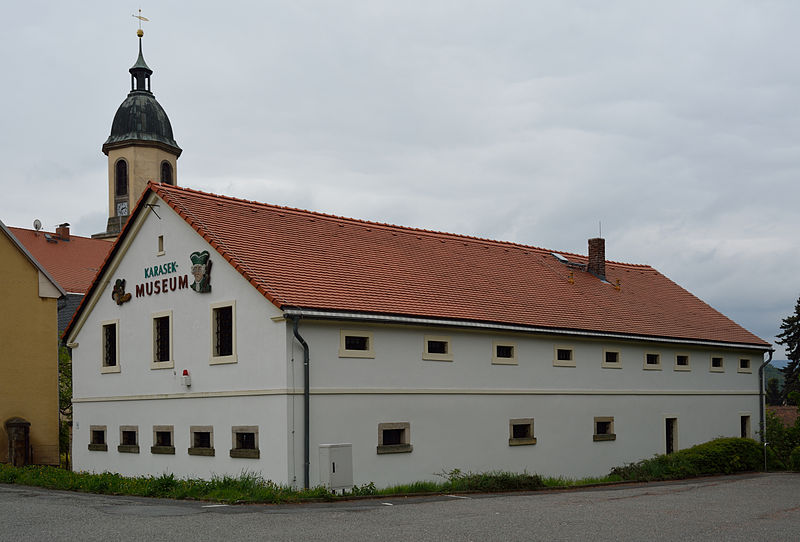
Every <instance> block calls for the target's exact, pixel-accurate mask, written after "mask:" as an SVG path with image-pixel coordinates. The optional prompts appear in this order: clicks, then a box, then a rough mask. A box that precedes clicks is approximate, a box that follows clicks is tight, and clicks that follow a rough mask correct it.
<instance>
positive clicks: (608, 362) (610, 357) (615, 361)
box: [601, 349, 622, 369]
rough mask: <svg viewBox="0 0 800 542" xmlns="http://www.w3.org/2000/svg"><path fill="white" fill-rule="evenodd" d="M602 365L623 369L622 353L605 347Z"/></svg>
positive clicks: (607, 367)
mask: <svg viewBox="0 0 800 542" xmlns="http://www.w3.org/2000/svg"><path fill="white" fill-rule="evenodd" d="M601 366H602V367H604V368H606V369H621V368H622V354H621V353H620V351H619V350H611V349H604V350H603V363H602V364H601Z"/></svg>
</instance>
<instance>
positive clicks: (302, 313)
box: [283, 308, 770, 352]
mask: <svg viewBox="0 0 800 542" xmlns="http://www.w3.org/2000/svg"><path fill="white" fill-rule="evenodd" d="M283 312H284V314H285V315H286V316H287V317H289V318H296V317H307V318H320V319H329V320H360V321H362V322H382V323H392V324H409V325H423V326H424V325H433V326H451V327H464V328H478V329H494V330H501V331H515V332H522V333H537V334H543V335H571V336H578V337H592V338H603V339H617V340H620V339H622V340H631V341H650V342H656V343H669V344H692V345H696V346H706V347H708V346H713V347H721V348H739V349H742V350H759V351H762V352H763V351H766V350H769V349H770V347H769V346H758V345H755V344H745V343H726V342H721V341H702V340H691V339H673V338H670V337H651V336H648V335H633V334H627V333H610V332H603V331H581V330H575V329H559V328H547V327H538V326H523V325H515V324H499V323H493V322H477V321H472V320H448V319H445V318H425V317H417V316H394V315H390V314H373V313H367V312H344V311H326V310H316V309H302V308H283Z"/></svg>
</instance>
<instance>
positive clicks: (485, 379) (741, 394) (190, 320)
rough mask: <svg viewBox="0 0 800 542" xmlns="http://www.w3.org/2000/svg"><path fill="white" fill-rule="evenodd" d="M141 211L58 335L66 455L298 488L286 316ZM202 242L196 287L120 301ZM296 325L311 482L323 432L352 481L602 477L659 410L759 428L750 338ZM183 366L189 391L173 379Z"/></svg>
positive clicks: (699, 438) (295, 362)
mask: <svg viewBox="0 0 800 542" xmlns="http://www.w3.org/2000/svg"><path fill="white" fill-rule="evenodd" d="M150 197H151V198H152V200H151V203H155V204H157V203H158V202H159V200H158V199H157V198H156V197H155V196H154V195H152V194H151V195H150ZM156 210H157V213H158V216H156V214H155V213H154V212H144V213H141V214H140V215H137V217H136V222H135V223H134V224H132V227H133V231H131V232H129V234H128V235H126V236H125V237H124V238H123V240H122V245H120V247H119V250H118V251H117V254H116V256H115V259H114V260H112V262H111V263H110V265H108V266H107V270H106V274H105V275H104V276H103V277H101V280H102V281H103V286H102V288H98V289H97V292H98V293H99V295H97V296H95V297H94V298H92V299H90V300H88V301H89V305H88V306H87V307H86V309H85V310H83V311H82V313H81V318H82V320H81V321H78V322H77V324H76V325H75V326H74V329H73V333H72V336H71V337H70V341H71V342H72V343H73V344H75V343H77V346H74V347H73V351H72V353H73V384H74V432H73V464H74V468H75V469H76V470H85V471H98V472H101V471H112V472H119V473H122V474H125V475H141V474H156V475H157V474H160V473H164V472H171V473H174V474H175V475H177V476H190V477H210V476H212V475H214V474H232V475H236V474H239V473H240V472H242V471H249V472H254V471H255V472H260V473H261V474H262V475H263V476H264V477H265V478H267V479H271V480H273V481H275V482H278V483H287V484H292V485H295V486H302V485H303V482H304V480H303V464H304V450H303V446H304V443H303V439H304V422H303V414H304V413H303V383H304V380H303V378H304V377H303V349H302V346H301V345H300V343H299V342H298V341H297V340H296V339H295V337H294V335H293V330H292V325H293V323H292V321H291V320H290V319H287V318H284V316H286V315H284V314H283V313H282V312H281V310H279V309H278V308H276V307H275V306H274V305H273V304H272V303H270V302H269V301H268V300H267V299H266V298H265V297H264V296H262V295H261V293H259V292H258V291H257V290H256V289H255V288H254V287H253V286H252V285H251V284H250V283H248V282H247V281H246V280H245V279H244V278H243V277H242V275H240V274H239V272H238V271H237V270H236V269H234V268H233V267H232V266H231V265H230V264H228V263H227V262H226V261H225V260H224V259H223V258H222V257H221V256H220V255H219V253H217V252H216V251H215V250H214V248H213V247H212V246H210V245H209V244H208V243H207V242H206V241H205V240H203V239H202V238H201V237H200V236H199V235H198V234H197V233H196V232H195V231H194V230H193V229H192V228H191V227H190V226H189V225H188V224H187V223H186V222H185V221H184V220H183V219H182V218H181V217H179V216H178V215H177V214H176V213H175V212H174V211H173V210H172V209H171V208H170V207H169V206H168V205H165V204H163V202H162V203H161V205H159V207H157V209H156ZM159 216H160V218H159ZM159 236H163V247H164V250H163V253H159V251H158V247H159V241H158V238H159ZM202 250H208V251H209V252H210V254H211V260H212V261H213V268H212V273H211V284H212V291H211V292H210V293H197V292H195V291H193V290H192V289H189V288H183V289H176V290H175V291H169V292H168V293H166V294H163V293H161V294H158V295H155V294H153V295H144V296H139V297H137V296H136V285H137V284H142V283H145V282H148V281H150V280H155V279H146V278H145V276H144V269H145V268H150V267H152V266H157V265H162V264H166V263H170V262H177V264H178V269H177V273H174V274H168V275H165V276H164V277H159V279H163V278H167V279H169V278H170V277H173V276H180V275H184V274H188V273H189V268H190V265H191V262H190V260H189V255H190V253H192V252H194V251H202ZM118 278H124V279H126V280H127V291H128V292H130V293H131V295H132V299H131V300H130V301H129V302H127V303H124V304H122V305H120V306H118V305H117V304H116V303H115V302H114V301H113V300H112V296H111V287H112V286H113V284H114V281H115V280H116V279H118ZM188 282H189V284H191V282H192V277H191V275H189V277H188ZM168 284H169V283H168ZM226 302H235V352H236V355H235V358H236V359H235V363H224V364H214V363H213V360H212V355H211V351H212V348H211V345H212V331H211V328H212V326H211V318H212V316H211V307H212V306H213V305H215V304H218V303H226ZM167 311H171V316H172V338H173V344H172V359H173V361H174V367H171V368H152V365H151V359H152V342H153V338H152V335H153V331H152V327H153V324H152V318H153V315H154V314H163V313H166V312H167ZM104 322H118V326H119V328H118V329H119V350H118V352H119V363H118V368H119V371H118V372H114V371H112V372H109V371H106V372H103V371H104V370H103V368H102V367H101V365H102V362H101V359H102V346H101V345H102V337H101V331H102V326H103V323H104ZM298 329H299V333H300V334H301V335H302V337H303V338H304V339H305V341H306V342H307V343H308V345H309V351H310V387H311V397H310V405H311V408H310V468H309V472H310V479H309V482H310V485H312V486H314V485H317V484H318V483H319V481H320V465H319V447H320V445H323V444H333V443H350V444H352V454H353V455H352V458H353V476H354V480H353V481H354V483H356V484H364V483H368V482H374V483H375V484H376V485H378V486H379V487H380V486H386V485H390V484H393V483H401V482H411V481H417V480H425V479H434V478H435V477H436V476H435V475H436V473H440V472H443V471H448V470H451V469H455V468H458V469H461V470H462V471H489V470H511V471H522V470H527V471H528V472H536V473H541V474H547V475H565V476H585V475H603V474H606V473H607V472H608V471H609V469H610V468H611V467H614V466H617V465H621V464H624V463H626V462H630V461H635V460H638V459H642V458H645V457H649V456H652V455H653V454H656V453H663V452H664V451H665V450H666V431H665V424H666V422H665V419H667V418H676V419H677V432H676V435H677V437H676V438H677V442H676V444H677V447H678V448H684V447H688V446H691V445H694V444H697V443H700V442H704V441H707V440H710V439H712V438H715V437H718V436H740V432H741V429H742V417H743V416H749V423H750V431H749V436H755V431H756V429H757V425H758V412H759V403H758V366H759V365H760V364H761V362H762V353H763V351H764V349H763V348H757V347H747V346H744V345H742V346H740V347H730V346H723V345H718V346H713V347H709V346H706V345H700V344H689V343H680V342H676V341H670V342H645V341H640V340H634V339H630V340H625V341H620V340H618V339H604V338H602V337H583V336H580V335H571V336H566V335H545V334H540V333H533V332H522V331H516V332H512V331H508V330H502V329H484V328H480V327H476V326H470V327H464V326H458V325H450V326H444V325H441V326H437V325H432V324H431V323H430V322H427V323H425V324H424V325H423V324H421V323H420V324H414V323H412V322H410V321H405V322H403V323H392V322H368V321H364V320H363V319H362V320H359V318H358V317H357V315H349V316H347V317H344V316H342V317H339V318H338V319H321V318H318V317H312V316H309V315H306V316H304V317H302V318H301V319H300V323H299V328H298ZM342 330H350V331H352V332H356V333H359V332H363V333H365V334H371V335H370V339H371V341H370V343H371V351H372V354H373V356H374V357H343V356H341V355H340V342H341V331H342ZM426 336H435V337H437V338H440V339H445V340H446V341H447V342H448V345H449V347H448V350H449V353H450V354H452V360H451V361H435V360H429V359H423V357H424V356H423V350H424V345H425V339H426ZM495 341H501V342H502V343H503V344H509V345H513V347H514V353H515V358H516V364H497V363H493V362H492V360H493V351H494V350H493V348H494V344H495ZM556 348H564V349H571V350H572V358H573V360H574V366H557V363H559V362H558V361H557V360H556ZM604 350H613V351H616V352H619V357H620V367H619V368H609V367H604V366H603V365H604V364H603V360H604ZM646 353H657V354H659V355H660V362H661V363H660V367H659V368H657V369H654V368H652V367H648V366H646V363H645V355H646ZM678 354H681V355H688V356H689V370H683V369H684V368H683V367H680V368H676V366H675V359H676V355H678ZM711 357H722V358H723V360H724V361H723V370H722V371H721V372H720V371H712V370H711ZM740 359H749V360H750V363H749V365H750V369H749V370H748V371H746V372H743V371H741V370H740V369H739V363H740ZM567 364H569V363H567ZM184 369H186V370H187V371H188V372H189V374H190V376H191V386H186V385H185V384H184V383H183V380H182V378H181V375H182V373H183V371H184ZM595 417H613V428H614V430H613V433H614V435H615V439H614V440H603V441H595V439H594V438H593V434H594V431H595V426H594V418H595ZM527 418H533V420H534V422H533V423H534V428H533V429H534V431H533V437H535V439H536V443H535V444H529V445H520V446H511V445H510V444H509V432H510V429H509V421H510V420H514V419H527ZM393 422H404V423H407V424H409V425H408V427H409V431H410V439H409V443H410V444H411V448H412V449H411V451H409V452H404V453H386V454H379V453H377V447H378V433H379V431H378V428H379V424H381V423H393ZM121 426H126V427H128V426H136V427H138V444H139V453H125V452H119V451H118V449H117V446H118V445H119V444H120V434H119V432H120V427H121ZM154 426H172V427H173V430H174V447H175V452H174V455H172V454H166V455H165V454H154V453H151V450H150V446H151V445H153V444H154V439H153V427H154ZM191 426H212V427H213V448H214V456H197V455H189V454H188V453H187V450H188V448H189V447H190V446H191V443H190V427H191ZM234 426H257V428H258V442H257V447H258V450H259V458H257V459H254V458H241V457H230V454H229V450H230V449H231V447H232V440H233V437H232V428H233V427H234ZM92 427H105V428H106V441H107V450H105V451H97V450H90V449H89V448H90V446H89V443H90V442H91V438H92V437H91V432H90V430H91V428H92Z"/></svg>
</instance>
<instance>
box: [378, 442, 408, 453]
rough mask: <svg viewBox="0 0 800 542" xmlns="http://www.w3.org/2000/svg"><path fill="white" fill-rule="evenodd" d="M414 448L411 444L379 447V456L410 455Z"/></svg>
mask: <svg viewBox="0 0 800 542" xmlns="http://www.w3.org/2000/svg"><path fill="white" fill-rule="evenodd" d="M413 449H414V447H413V446H412V445H411V444H390V445H384V446H378V453H379V454H408V453H411V451H412V450H413Z"/></svg>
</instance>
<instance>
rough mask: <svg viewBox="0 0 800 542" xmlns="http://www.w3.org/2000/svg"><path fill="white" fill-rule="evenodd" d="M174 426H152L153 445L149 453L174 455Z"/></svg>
mask: <svg viewBox="0 0 800 542" xmlns="http://www.w3.org/2000/svg"><path fill="white" fill-rule="evenodd" d="M174 437H175V427H174V426H172V425H154V426H153V445H152V446H151V447H150V453H151V454H167V455H175V438H174Z"/></svg>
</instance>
